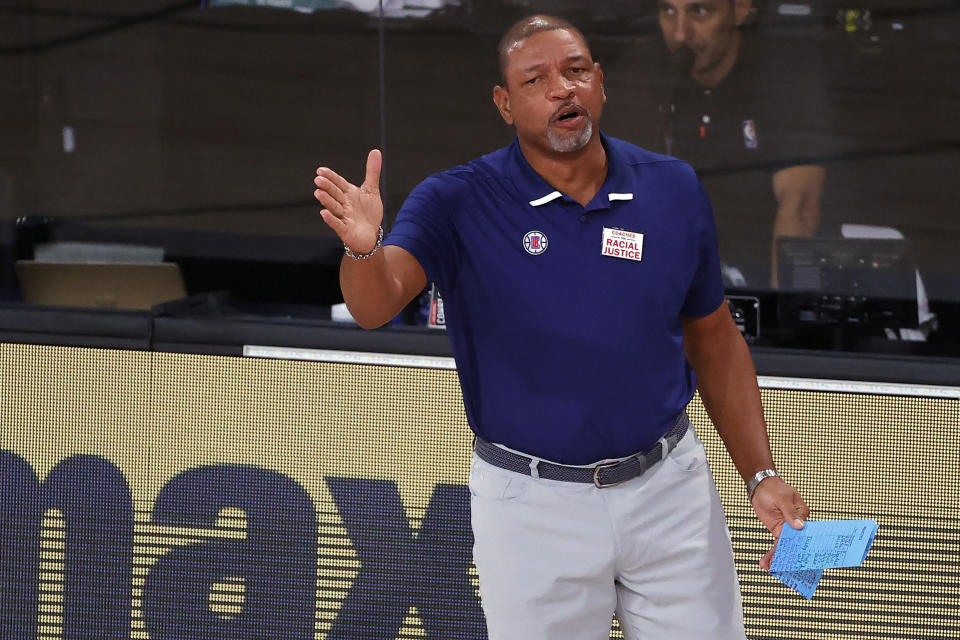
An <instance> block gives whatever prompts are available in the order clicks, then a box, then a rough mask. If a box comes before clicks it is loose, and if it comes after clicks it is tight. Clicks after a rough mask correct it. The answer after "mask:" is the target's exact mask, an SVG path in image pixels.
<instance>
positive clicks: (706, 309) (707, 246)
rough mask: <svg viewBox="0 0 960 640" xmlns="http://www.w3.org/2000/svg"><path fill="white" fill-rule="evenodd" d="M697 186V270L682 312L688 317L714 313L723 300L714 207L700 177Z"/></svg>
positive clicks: (695, 223) (695, 222)
mask: <svg viewBox="0 0 960 640" xmlns="http://www.w3.org/2000/svg"><path fill="white" fill-rule="evenodd" d="M696 189H697V193H696V198H695V208H696V216H695V221H694V225H695V233H696V236H697V237H696V240H697V251H696V252H695V255H696V259H697V269H696V272H695V273H694V275H693V280H692V281H691V283H690V288H689V289H688V290H687V296H686V298H685V299H684V302H683V308H682V309H681V313H682V314H683V315H685V316H687V317H688V318H701V317H703V316H706V315H709V314H711V313H713V312H714V311H716V310H717V308H718V307H719V306H720V305H721V304H722V303H723V299H724V291H723V276H722V274H721V271H720V255H719V253H718V250H717V230H716V226H715V224H714V220H713V207H711V206H710V200H709V199H708V198H707V193H706V191H705V190H704V188H703V185H702V184H701V183H700V181H699V180H697V187H696Z"/></svg>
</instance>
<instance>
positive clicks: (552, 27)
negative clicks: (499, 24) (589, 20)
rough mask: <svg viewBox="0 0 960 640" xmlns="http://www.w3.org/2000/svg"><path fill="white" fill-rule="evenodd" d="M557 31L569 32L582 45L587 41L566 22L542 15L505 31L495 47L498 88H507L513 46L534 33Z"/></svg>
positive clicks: (531, 17) (533, 16)
mask: <svg viewBox="0 0 960 640" xmlns="http://www.w3.org/2000/svg"><path fill="white" fill-rule="evenodd" d="M557 30H565V31H569V32H571V33H574V34H576V35H578V36H579V37H580V39H581V40H583V41H584V43H586V41H587V39H586V38H584V37H583V33H581V32H580V29H577V28H576V27H575V26H573V24H571V23H570V22H568V21H567V20H564V19H563V18H558V17H556V16H548V15H544V14H537V15H532V16H527V17H526V18H524V19H523V20H520V21H519V22H516V23H514V24H513V26H512V27H510V28H509V29H507V31H506V33H504V34H503V37H502V38H500V44H499V45H497V61H498V63H499V69H500V76H499V80H500V86H502V87H506V86H507V77H506V75H507V74H506V69H507V55H508V53H509V51H510V49H512V48H513V47H514V45H516V44H517V43H520V42H523V41H524V40H526V39H527V38H529V37H530V36H532V35H534V34H535V33H543V32H544V31H557ZM588 48H589V46H588Z"/></svg>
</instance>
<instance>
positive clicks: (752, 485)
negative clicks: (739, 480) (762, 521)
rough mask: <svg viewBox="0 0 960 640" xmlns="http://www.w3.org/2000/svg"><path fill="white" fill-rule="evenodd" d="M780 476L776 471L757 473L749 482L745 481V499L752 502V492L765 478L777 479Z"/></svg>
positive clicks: (769, 470) (768, 470)
mask: <svg viewBox="0 0 960 640" xmlns="http://www.w3.org/2000/svg"><path fill="white" fill-rule="evenodd" d="M778 477H780V474H779V473H777V470H776V469H763V470H762V471H757V472H756V473H755V474H754V476H753V477H752V478H750V480H748V481H747V499H748V500H753V492H754V491H756V490H757V486H758V485H759V484H760V483H761V482H763V481H764V480H766V479H767V478H778Z"/></svg>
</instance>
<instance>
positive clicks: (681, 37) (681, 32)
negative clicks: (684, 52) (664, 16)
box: [673, 13, 690, 42]
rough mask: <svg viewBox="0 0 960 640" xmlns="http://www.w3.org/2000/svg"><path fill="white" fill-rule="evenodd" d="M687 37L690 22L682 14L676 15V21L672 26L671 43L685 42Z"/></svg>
mask: <svg viewBox="0 0 960 640" xmlns="http://www.w3.org/2000/svg"><path fill="white" fill-rule="evenodd" d="M688 35H690V21H689V20H687V18H686V16H684V15H683V13H680V14H679V15H677V21H676V23H675V24H674V26H673V41H674V42H686V41H687V36H688Z"/></svg>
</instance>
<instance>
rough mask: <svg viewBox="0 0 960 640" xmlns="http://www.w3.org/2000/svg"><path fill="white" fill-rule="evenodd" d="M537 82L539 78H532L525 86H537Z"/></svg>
mask: <svg viewBox="0 0 960 640" xmlns="http://www.w3.org/2000/svg"><path fill="white" fill-rule="evenodd" d="M537 80H539V78H530V79H529V80H527V81H526V82H525V83H524V84H536V82H537Z"/></svg>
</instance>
